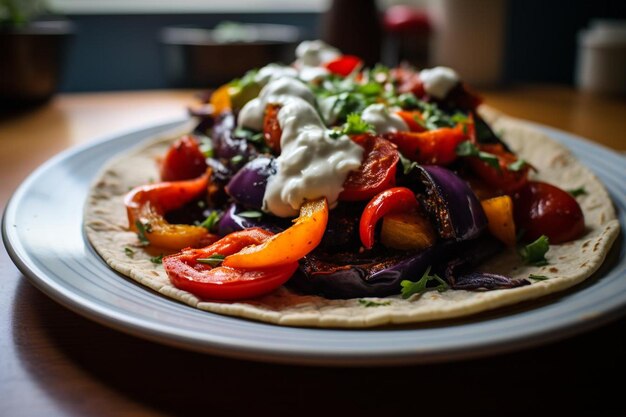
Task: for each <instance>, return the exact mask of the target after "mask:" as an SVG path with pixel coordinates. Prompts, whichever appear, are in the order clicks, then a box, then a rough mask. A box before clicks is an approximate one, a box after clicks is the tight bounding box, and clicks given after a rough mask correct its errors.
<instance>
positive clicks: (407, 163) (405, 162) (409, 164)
mask: <svg viewBox="0 0 626 417" xmlns="http://www.w3.org/2000/svg"><path fill="white" fill-rule="evenodd" d="M398 156H399V157H400V164H402V173H403V174H404V175H408V173H409V172H411V171H413V169H415V168H417V167H418V166H419V164H418V163H417V162H415V161H411V160H410V159H409V158H407V157H406V156H404V155H402V154H401V153H400V152H398Z"/></svg>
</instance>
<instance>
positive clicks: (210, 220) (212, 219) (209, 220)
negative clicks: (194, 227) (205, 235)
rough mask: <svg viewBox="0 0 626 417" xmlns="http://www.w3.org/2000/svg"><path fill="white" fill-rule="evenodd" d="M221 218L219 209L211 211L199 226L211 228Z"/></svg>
mask: <svg viewBox="0 0 626 417" xmlns="http://www.w3.org/2000/svg"><path fill="white" fill-rule="evenodd" d="M219 219H220V215H219V214H218V213H217V211H211V212H210V213H209V215H208V216H207V217H206V219H204V221H203V222H202V223H200V224H199V225H198V226H200V227H204V228H205V229H207V230H211V229H212V228H213V226H215V224H216V223H217V222H218V221H219Z"/></svg>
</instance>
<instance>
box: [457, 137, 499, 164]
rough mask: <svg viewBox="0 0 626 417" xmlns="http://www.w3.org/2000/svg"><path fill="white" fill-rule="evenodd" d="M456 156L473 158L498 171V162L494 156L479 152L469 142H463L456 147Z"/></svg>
mask: <svg viewBox="0 0 626 417" xmlns="http://www.w3.org/2000/svg"><path fill="white" fill-rule="evenodd" d="M456 154H457V155H458V156H475V157H477V158H479V159H480V160H481V161H483V162H485V163H486V164H487V165H489V166H491V167H493V168H495V169H497V170H499V169H500V160H499V159H498V157H497V156H496V155H494V154H492V153H489V152H483V151H481V150H479V149H478V147H477V146H476V145H474V144H473V143H472V142H471V141H469V140H466V141H463V142H461V143H459V144H458V145H457V147H456Z"/></svg>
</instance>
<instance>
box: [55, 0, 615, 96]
mask: <svg viewBox="0 0 626 417" xmlns="http://www.w3.org/2000/svg"><path fill="white" fill-rule="evenodd" d="M68 17H69V19H70V20H72V21H73V22H74V24H75V26H76V35H75V36H74V39H73V42H72V45H71V48H70V50H69V53H68V55H67V60H66V61H67V62H66V67H65V68H66V71H65V76H64V81H63V83H62V85H61V89H62V90H63V91H98V90H123V89H152V88H165V87H167V86H168V85H167V81H166V78H165V74H164V65H163V58H164V57H163V53H162V52H163V51H162V49H161V45H160V43H159V32H160V30H161V29H162V28H163V27H166V26H172V25H201V26H204V27H209V28H210V27H214V26H215V25H216V24H218V23H219V22H221V21H224V20H231V21H237V22H244V23H254V22H256V23H282V24H292V25H296V26H299V27H301V28H302V29H303V31H304V35H303V36H304V37H305V38H314V37H318V36H319V23H320V15H319V14H316V13H282V14H277V13H271V14H270V13H267V14H263V13H259V14H190V15H71V16H68ZM597 18H612V19H626V1H624V0H593V1H590V0H569V1H550V0H509V8H508V22H507V24H508V25H507V27H508V32H507V39H506V45H507V46H506V62H505V78H506V80H507V81H509V82H555V83H571V82H572V78H573V70H574V63H575V58H576V48H577V45H576V42H577V37H576V35H577V33H578V31H579V30H580V29H582V28H584V27H586V26H587V25H588V24H589V22H590V21H591V20H593V19H597Z"/></svg>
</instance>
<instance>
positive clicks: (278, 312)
mask: <svg viewBox="0 0 626 417" xmlns="http://www.w3.org/2000/svg"><path fill="white" fill-rule="evenodd" d="M481 113H482V115H483V117H485V119H486V120H487V121H488V122H489V124H490V125H491V126H492V128H493V129H494V131H496V132H498V133H500V135H501V136H502V137H503V139H504V141H505V142H506V143H507V144H508V145H509V146H510V147H511V148H512V150H513V151H514V152H516V153H517V154H518V155H520V156H521V157H522V158H524V159H525V160H527V161H529V162H530V163H531V164H532V165H533V166H534V167H536V168H537V169H538V174H534V175H535V177H536V179H540V180H543V181H546V182H549V183H552V184H555V185H557V186H559V187H561V188H563V189H574V188H578V187H584V188H585V190H586V191H587V193H588V194H586V195H582V196H579V197H577V200H578V202H579V204H580V205H581V207H582V210H583V212H584V214H585V223H586V227H587V231H586V233H585V235H584V236H583V237H581V238H580V239H578V240H575V241H572V242H568V243H565V244H562V245H552V246H550V250H549V252H548V253H547V255H546V258H547V259H548V261H549V264H548V265H546V266H542V267H535V266H526V265H523V263H522V262H521V260H520V258H519V255H518V254H517V253H516V252H515V250H513V249H509V250H507V251H505V252H504V253H502V254H500V255H498V256H497V257H495V258H493V259H492V260H490V261H489V262H487V263H486V264H484V265H482V266H481V268H479V269H480V270H482V271H488V272H494V273H500V274H503V275H507V276H510V277H512V278H527V277H528V276H529V274H539V275H545V276H547V277H549V279H547V280H543V281H532V280H531V281H532V284H531V285H527V286H522V287H518V288H513V289H503V290H493V291H485V292H473V291H463V290H448V291H445V292H442V293H440V292H436V291H430V292H426V293H424V294H422V295H414V296H412V297H411V298H409V299H406V300H405V299H402V298H401V296H400V295H398V296H392V297H386V298H366V299H349V300H329V299H325V298H323V297H318V296H313V295H299V294H296V293H294V292H292V291H290V290H288V289H286V288H284V287H282V288H280V289H278V290H277V291H275V292H273V293H272V294H270V295H266V296H264V297H260V298H258V299H254V300H249V301H236V302H222V301H220V302H212V301H203V300H200V299H198V298H197V297H196V296H194V295H193V294H191V293H188V292H186V291H182V290H179V289H178V288H176V287H174V286H173V285H172V284H171V283H170V281H169V279H168V277H167V275H166V273H165V271H164V269H163V266H162V265H160V264H155V263H153V262H151V261H150V257H151V256H155V255H159V253H160V252H158V253H157V252H148V251H146V250H144V249H143V248H139V247H137V236H136V234H135V233H133V232H130V231H128V224H127V218H126V210H125V207H124V203H123V198H124V195H125V194H126V193H127V192H128V191H129V190H130V189H131V188H132V187H135V186H137V185H142V184H146V183H148V182H150V181H154V180H155V179H157V178H158V170H157V166H156V163H155V159H156V158H157V157H158V156H161V155H163V154H164V152H165V151H166V149H167V147H168V146H169V145H170V144H171V142H172V141H173V140H174V138H176V137H178V136H180V135H179V133H180V134H183V133H187V132H188V131H187V132H179V133H176V134H170V135H166V136H165V137H160V138H157V139H155V140H152V141H149V142H147V143H145V144H142V145H141V146H140V147H138V148H135V149H133V150H132V151H130V152H129V153H128V154H126V155H123V156H121V157H119V158H117V159H115V160H113V161H111V162H110V163H109V164H108V165H107V166H106V167H105V168H104V169H103V171H102V172H101V174H100V175H99V177H98V179H97V180H96V181H95V183H94V184H93V187H92V189H91V191H90V193H89V196H88V199H87V202H86V206H85V228H86V232H87V236H88V238H89V240H90V242H91V244H92V245H93V247H94V248H95V249H96V251H97V252H98V253H99V254H100V256H102V258H103V259H104V260H105V261H106V262H107V264H109V265H110V266H111V268H113V269H115V270H117V271H119V272H120V273H122V274H124V275H126V276H128V277H130V278H132V279H133V280H135V281H137V282H138V283H140V284H142V285H144V286H146V287H148V288H150V289H152V290H154V291H156V292H158V293H160V294H163V295H165V296H167V297H170V298H173V299H175V300H178V301H180V302H183V303H185V304H188V305H190V306H192V307H195V308H198V309H201V310H206V311H210V312H213V313H219V314H226V315H231V316H238V317H244V318H248V319H253V320H260V321H263V322H268V323H275V324H279V325H286V326H310V327H344V328H364V327H372V326H381V325H387V324H400V323H417V322H425V321H431V320H440V319H448V318H455V317H462V316H468V315H471V314H475V313H479V312H483V311H487V310H492V309H495V308H499V307H503V306H507V305H512V304H515V303H519V302H521V301H526V300H532V299H536V298H538V297H542V296H545V295H548V294H552V293H555V292H558V291H562V290H565V289H567V288H570V287H572V286H574V285H576V284H578V283H580V282H582V281H583V280H585V279H586V278H588V277H590V276H591V275H592V274H593V273H594V272H595V271H596V270H597V269H598V268H599V267H600V265H601V264H602V262H603V261H604V258H605V256H606V255H607V253H608V252H609V249H610V247H611V245H612V244H613V242H614V241H615V239H616V237H617V235H618V234H619V223H618V220H617V219H616V215H615V210H614V208H613V204H612V202H611V200H610V198H609V195H608V193H607V191H606V189H605V188H604V186H603V185H602V183H601V182H600V181H599V180H598V179H597V178H596V177H595V175H594V174H592V173H591V172H590V171H589V170H588V169H587V168H586V167H585V166H583V165H582V164H581V163H580V162H578V161H577V160H576V159H575V158H574V157H573V156H572V154H571V153H570V152H569V151H568V150H567V149H566V148H565V147H564V146H563V145H561V144H559V143H557V142H555V141H553V140H552V139H550V138H549V137H548V136H546V135H545V134H543V133H542V132H540V131H538V130H536V129H534V128H533V127H532V126H530V125H528V124H526V123H524V122H523V121H520V120H516V119H513V118H510V117H507V116H505V115H503V114H501V113H499V112H497V111H495V110H493V109H489V108H486V107H484V106H483V107H482V108H481ZM126 247H130V248H134V249H133V250H134V252H135V253H134V254H133V255H132V256H128V255H127V253H126V252H125V248H126ZM418 278H419V277H415V280H417V279H418ZM363 300H365V301H363Z"/></svg>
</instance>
